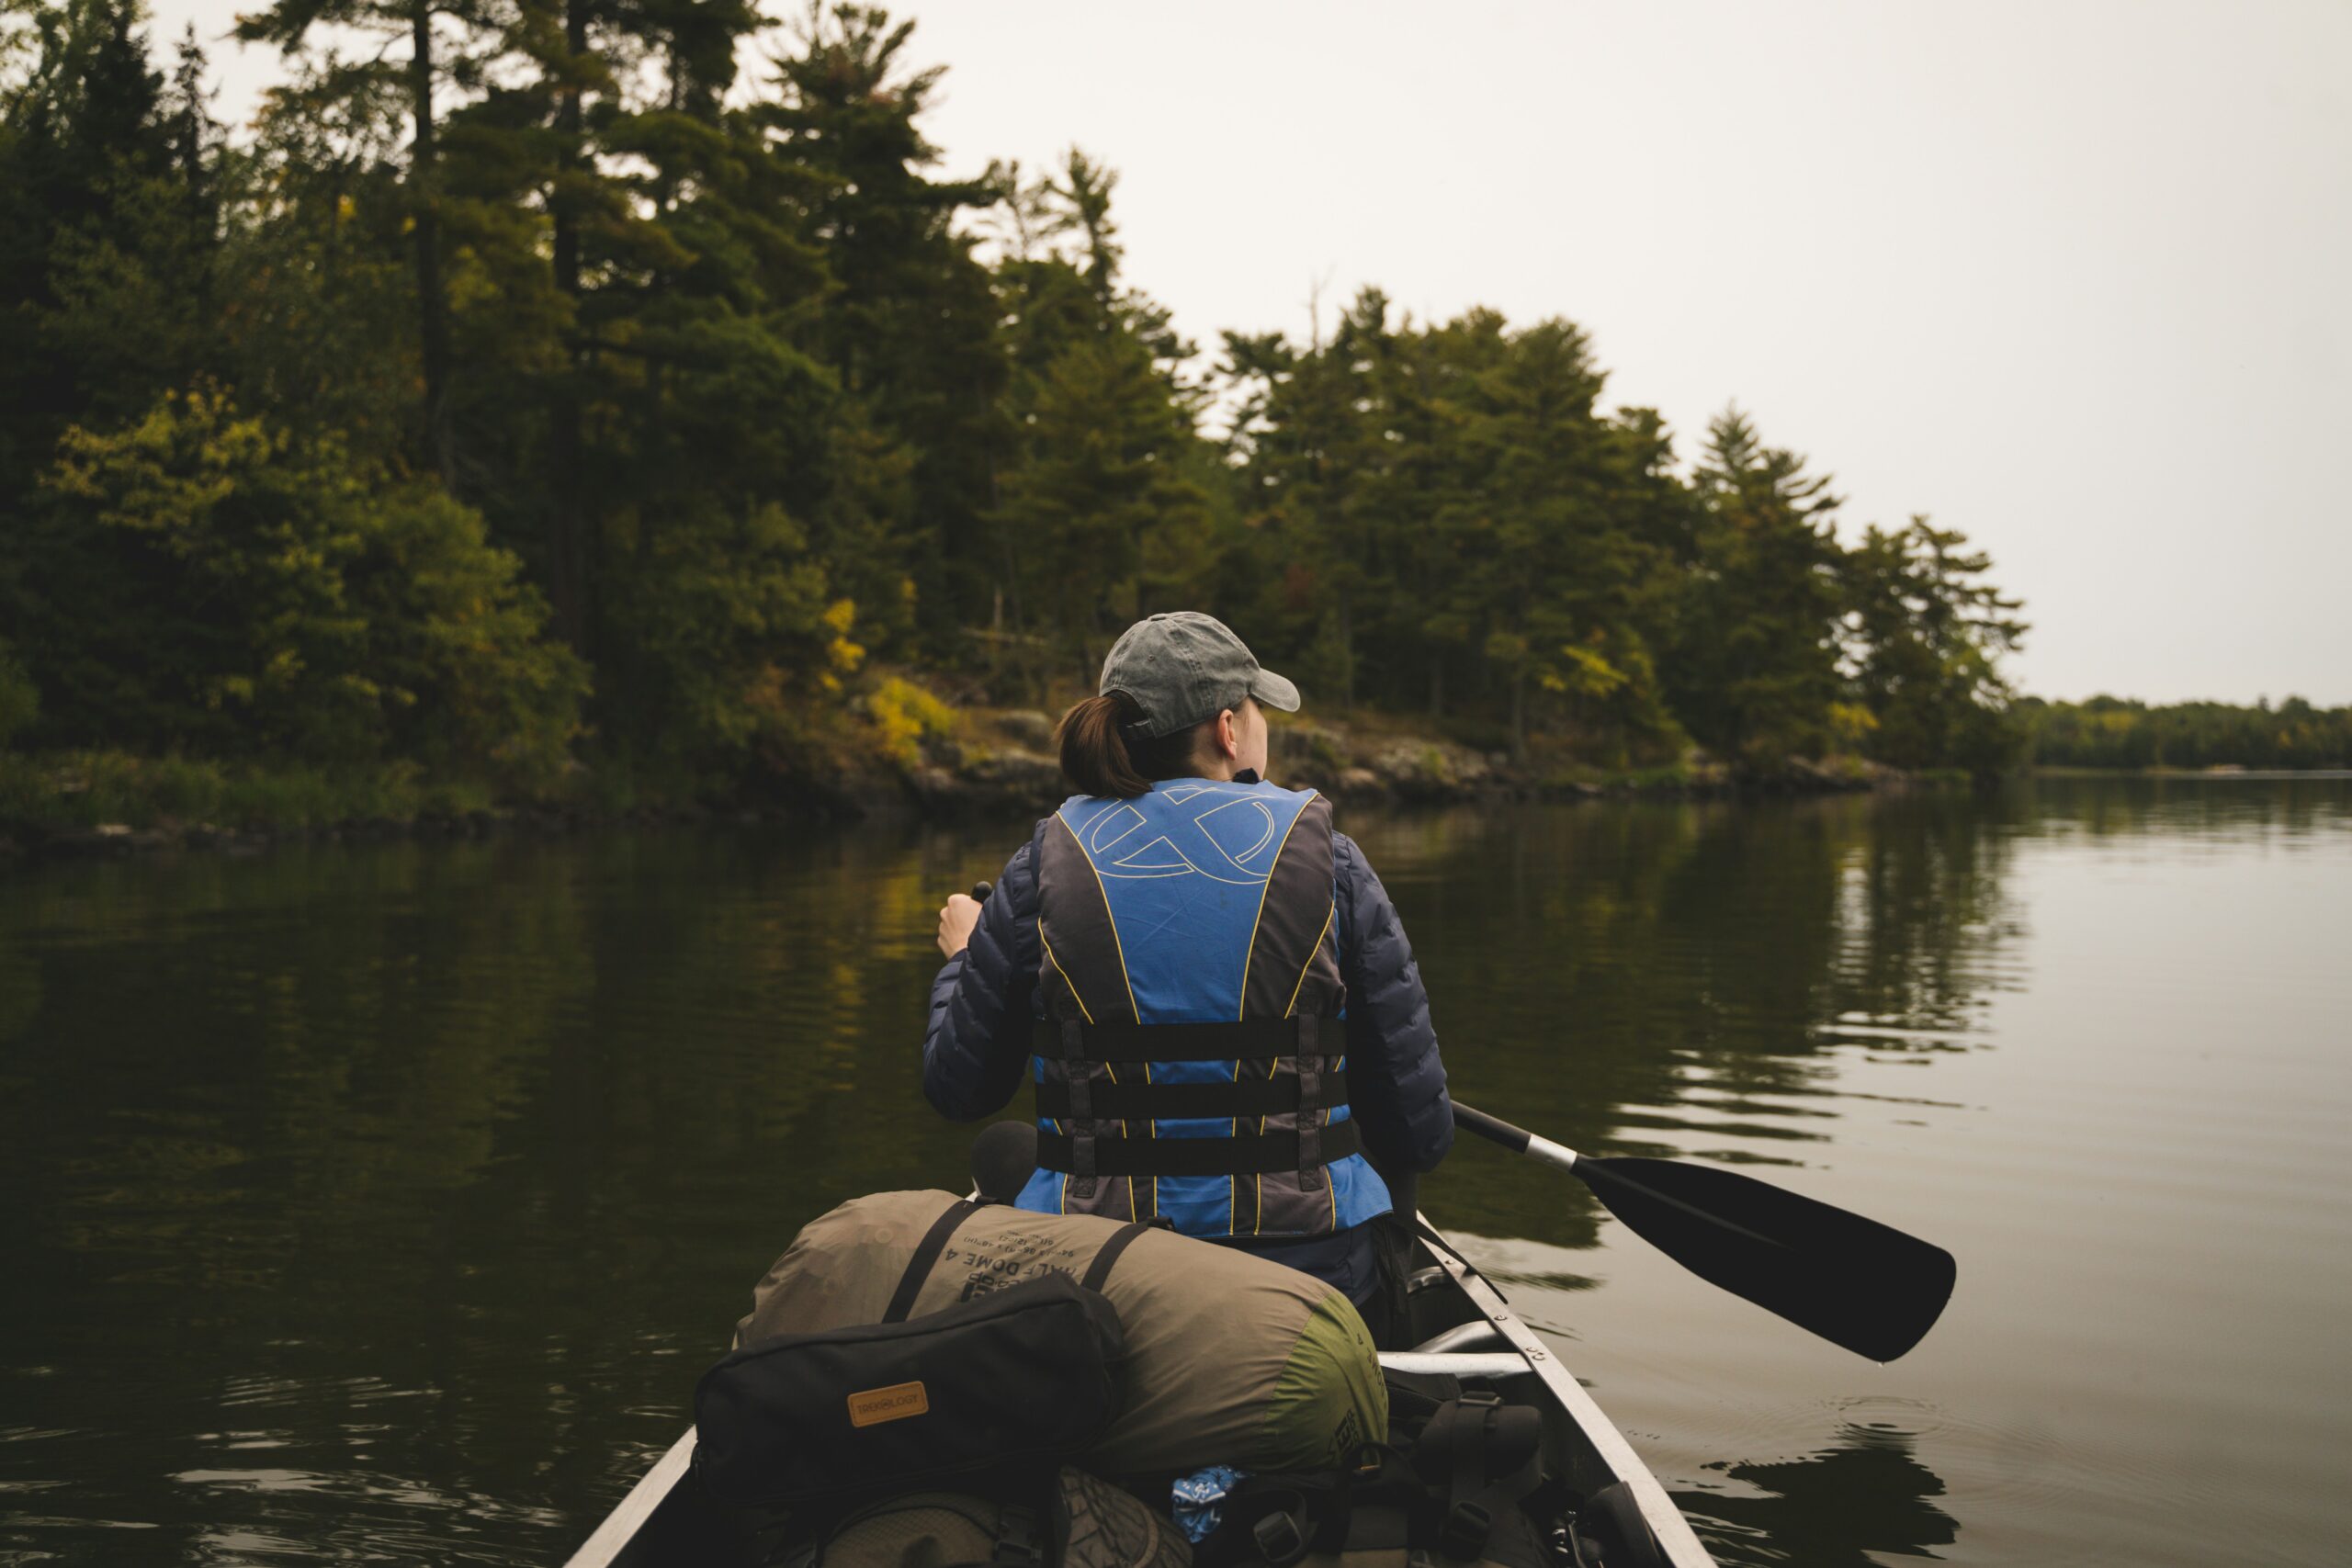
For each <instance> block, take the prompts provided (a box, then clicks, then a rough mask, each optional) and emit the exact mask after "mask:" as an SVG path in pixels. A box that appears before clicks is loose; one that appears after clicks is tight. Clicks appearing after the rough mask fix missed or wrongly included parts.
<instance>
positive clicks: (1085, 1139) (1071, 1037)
mask: <svg viewBox="0 0 2352 1568" xmlns="http://www.w3.org/2000/svg"><path fill="white" fill-rule="evenodd" d="M1083 1031H1084V1026H1083V1025H1082V1024H1080V1023H1078V1022H1075V1021H1064V1022H1063V1024H1062V1046H1063V1049H1064V1050H1065V1051H1069V1050H1072V1049H1074V1048H1076V1047H1077V1046H1078V1044H1079V1043H1080V1041H1081V1039H1082V1038H1083ZM1069 1065H1070V1067H1071V1069H1072V1070H1071V1071H1070V1072H1069V1123H1070V1150H1069V1186H1070V1195H1071V1196H1072V1197H1074V1198H1078V1199H1080V1200H1085V1199H1090V1198H1091V1197H1093V1196H1094V1100H1093V1092H1092V1089H1093V1086H1092V1085H1091V1083H1090V1082H1089V1081H1088V1073H1089V1070H1090V1069H1089V1067H1088V1065H1087V1064H1086V1063H1084V1062H1079V1061H1071V1062H1070V1064H1069Z"/></svg>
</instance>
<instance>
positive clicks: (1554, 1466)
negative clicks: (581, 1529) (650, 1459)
mask: <svg viewBox="0 0 2352 1568" xmlns="http://www.w3.org/2000/svg"><path fill="white" fill-rule="evenodd" d="M1414 1265H1415V1272H1414V1275H1413V1292H1414V1301H1413V1321H1414V1324H1415V1326H1416V1328H1417V1329H1418V1330H1419V1331H1422V1332H1423V1333H1424V1335H1425V1337H1424V1338H1423V1339H1422V1341H1421V1343H1420V1344H1419V1345H1418V1346H1417V1347H1415V1348H1413V1349H1411V1350H1404V1351H1389V1352H1384V1353H1383V1354H1382V1356H1381V1358H1380V1359H1381V1364H1382V1365H1383V1366H1385V1367H1387V1368H1389V1369H1391V1370H1394V1371H1408V1372H1450V1373H1453V1375H1454V1376H1456V1377H1459V1378H1460V1379H1461V1380H1462V1382H1463V1384H1464V1387H1465V1388H1483V1389H1491V1390H1493V1391H1494V1392H1495V1393H1498V1394H1500V1395H1501V1396H1502V1397H1503V1398H1504V1399H1505V1400H1507V1401H1509V1402H1510V1403H1513V1404H1533V1405H1536V1406H1538V1407H1540V1408H1541V1409H1542V1410H1543V1411H1544V1472H1545V1475H1546V1477H1547V1479H1557V1480H1559V1481H1561V1482H1563V1483H1565V1484H1566V1490H1567V1492H1568V1494H1569V1495H1571V1496H1572V1497H1573V1498H1574V1499H1576V1505H1575V1506H1576V1508H1577V1533H1579V1534H1585V1533H1588V1532H1589V1533H1592V1534H1594V1535H1597V1536H1599V1537H1600V1539H1601V1540H1603V1541H1604V1542H1605V1543H1606V1544H1607V1545H1608V1546H1609V1547H1610V1548H1611V1550H1609V1551H1606V1552H1605V1553H1604V1555H1603V1558H1602V1560H1601V1562H1598V1563H1589V1565H1588V1568H1709V1565H1710V1564H1712V1563H1713V1561H1714V1559H1713V1558H1712V1557H1710V1556H1709V1555H1708V1554H1707V1550H1706V1548H1705V1547H1703V1546H1702V1545H1700V1543H1699V1538H1698V1537H1697V1536H1695V1535H1694V1534H1692V1533H1691V1526H1690V1523H1689V1521H1687V1520H1685V1519H1684V1518H1683V1517H1682V1515H1681V1513H1680V1511H1679V1510H1678V1509H1677V1508H1676V1507H1675V1506H1674V1503H1673V1501H1672V1499H1670V1498H1669V1497H1668V1495H1666V1490H1665V1488H1663V1487H1661V1486H1660V1485H1659V1484H1658V1483H1657V1477H1656V1476H1654V1475H1652V1474H1651V1473H1650V1472H1649V1467H1648V1466H1646V1465H1645V1464H1644V1463H1643V1462H1642V1461H1641V1459H1640V1457H1639V1456H1638V1455H1636V1454H1635V1453H1634V1450H1633V1448H1632V1447H1631V1445H1629V1444H1628V1443H1627V1442H1626V1441H1625V1438H1624V1437H1623V1434H1621V1433H1620V1432H1619V1431H1618V1430H1617V1428H1616V1427H1615V1426H1614V1425H1612V1424H1611V1421H1610V1419H1609V1417H1608V1416H1604V1415H1603V1414H1601V1410H1600V1405H1598V1404H1594V1403H1593V1399H1592V1396H1591V1395H1590V1394H1589V1393H1586V1392H1585V1389H1584V1385H1583V1384H1581V1383H1579V1382H1577V1380H1576V1377H1575V1375H1574V1374H1573V1373H1571V1372H1570V1371H1568V1369H1567V1368H1566V1367H1565V1366H1563V1365H1562V1364H1561V1362H1560V1359H1559V1358H1558V1357H1557V1356H1556V1355H1555V1354H1554V1353H1553V1351H1552V1348H1550V1347H1549V1346H1547V1345H1545V1344H1544V1341H1543V1340H1542V1339H1541V1338H1539V1337H1537V1336H1536V1335H1535V1333H1534V1332H1533V1331H1532V1330H1531V1329H1530V1328H1528V1326H1527V1325H1525V1324H1523V1323H1521V1322H1520V1320H1519V1318H1518V1316H1517V1315H1516V1314H1513V1313H1512V1311H1511V1310H1510V1306H1509V1304H1508V1303H1505V1301H1504V1300H1503V1295H1502V1292H1500V1291H1498V1290H1497V1289H1496V1288H1495V1286H1494V1284H1493V1283H1492V1282H1491V1281H1489V1280H1487V1278H1486V1277H1485V1276H1484V1275H1482V1274H1480V1273H1479V1272H1478V1271H1477V1269H1476V1268H1474V1267H1473V1266H1472V1265H1471V1264H1470V1263H1469V1261H1468V1260H1467V1259H1466V1258H1463V1257H1462V1256H1461V1255H1460V1254H1459V1253H1457V1252H1455V1251H1454V1249H1453V1246H1452V1244H1450V1243H1449V1242H1447V1241H1446V1240H1445V1238H1444V1236H1443V1235H1442V1234H1441V1233H1440V1232H1438V1231H1437V1229H1436V1228H1435V1227H1434V1226H1432V1225H1430V1223H1429V1222H1428V1220H1426V1219H1423V1220H1422V1221H1421V1240H1420V1242H1419V1245H1418V1247H1417V1248H1416V1251H1415V1256H1414ZM694 1447H695V1435H694V1433H693V1432H692V1431H688V1432H687V1433H686V1434H685V1435H684V1437H681V1438H679V1439H678V1440H677V1441H676V1442H674V1443H673V1444H672V1445H671V1446H670V1450H669V1451H668V1452H667V1453H665V1454H663V1455H662V1457H661V1459H660V1460H658V1461H655V1463H654V1465H653V1468H652V1469H651V1470H649V1471H648V1472H646V1473H645V1475H644V1477H643V1479H641V1480H639V1482H638V1483H637V1484H636V1485H635V1486H634V1487H632V1488H630V1490H629V1493H628V1495H627V1496H625V1497H623V1498H622V1499H621V1500H620V1504H619V1506H616V1507H615V1508H614V1509H613V1511H612V1513H611V1514H610V1515H608V1516H607V1517H605V1522H604V1523H603V1524H601V1525H599V1526H597V1527H596V1531H595V1533H594V1535H592V1536H590V1537H589V1538H588V1540H587V1541H586V1542H585V1543H583V1544H582V1546H581V1548H580V1550H579V1551H576V1552H574V1553H572V1555H571V1559H570V1562H569V1563H568V1565H567V1568H732V1565H734V1564H738V1563H741V1564H744V1565H745V1568H750V1565H751V1564H754V1563H757V1562H760V1561H761V1555H760V1553H761V1550H762V1549H761V1548H760V1547H759V1546H757V1545H755V1544H754V1542H753V1541H752V1539H751V1538H750V1537H748V1536H746V1535H744V1534H741V1532H739V1531H738V1529H736V1527H735V1523H734V1519H733V1517H732V1516H731V1515H730V1514H729V1511H728V1510H727V1509H726V1508H724V1507H723V1506H720V1505H719V1504H718V1503H716V1502H714V1501H713V1500H712V1499H711V1498H709V1497H708V1496H707V1495H706V1494H705V1493H704V1492H703V1490H702V1488H701V1487H700V1486H699V1485H698V1484H696V1483H695V1480H694V1477H693V1474H692V1468H691V1467H692V1462H693V1458H694ZM1612 1538H1613V1539H1612Z"/></svg>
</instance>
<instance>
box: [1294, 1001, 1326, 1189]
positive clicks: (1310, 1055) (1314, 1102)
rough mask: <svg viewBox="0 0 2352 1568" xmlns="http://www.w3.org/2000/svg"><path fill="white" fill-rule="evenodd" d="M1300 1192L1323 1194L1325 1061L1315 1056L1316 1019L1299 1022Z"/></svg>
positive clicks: (1306, 1015) (1308, 1015) (1308, 1017)
mask: <svg viewBox="0 0 2352 1568" xmlns="http://www.w3.org/2000/svg"><path fill="white" fill-rule="evenodd" d="M1297 1059H1298V1190H1300V1191H1301V1192H1320V1191H1322V1190H1323V1181H1324V1176H1323V1118H1324V1115H1325V1114H1326V1112H1325V1111H1324V1109H1323V1058H1322V1057H1320V1056H1318V1055H1316V1054H1315V1016H1314V1014H1312V1013H1302V1014H1301V1015H1300V1016H1299V1020H1298V1058H1297Z"/></svg>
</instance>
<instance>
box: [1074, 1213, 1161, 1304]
mask: <svg viewBox="0 0 2352 1568" xmlns="http://www.w3.org/2000/svg"><path fill="white" fill-rule="evenodd" d="M1173 1229H1175V1226H1174V1225H1172V1224H1170V1223H1169V1221H1168V1219H1167V1217H1166V1216H1165V1215H1154V1216H1153V1217H1152V1218H1150V1219H1148V1220H1137V1221H1136V1222H1135V1223H1134V1224H1125V1225H1121V1226H1120V1227H1119V1234H1118V1235H1114V1236H1113V1237H1112V1238H1111V1239H1110V1240H1108V1241H1106V1242H1104V1243H1103V1250H1102V1251H1100V1252H1098V1253H1096V1254H1095V1255H1094V1261H1093V1262H1091V1263H1090V1264H1088V1265H1087V1266H1086V1277H1085V1278H1084V1279H1082V1280H1079V1284H1080V1285H1081V1286H1083V1287H1084V1288H1085V1289H1087V1290H1090V1291H1099V1290H1101V1289H1102V1288H1103V1280H1107V1279H1109V1278H1110V1277H1111V1265H1113V1264H1114V1263H1116V1262H1117V1261H1118V1260H1119V1254H1121V1253H1122V1252H1125V1251H1126V1249H1127V1248H1128V1247H1131V1246H1133V1245H1134V1244H1135V1239H1136V1237H1137V1236H1139V1235H1143V1233H1144V1232H1146V1231H1148V1230H1173Z"/></svg>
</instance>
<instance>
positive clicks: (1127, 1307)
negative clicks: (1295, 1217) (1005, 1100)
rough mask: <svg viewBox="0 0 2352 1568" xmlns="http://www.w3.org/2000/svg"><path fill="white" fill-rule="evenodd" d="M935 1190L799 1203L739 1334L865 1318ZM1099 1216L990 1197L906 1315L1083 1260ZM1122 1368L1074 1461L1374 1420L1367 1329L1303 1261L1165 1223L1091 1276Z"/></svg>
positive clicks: (884, 1294)
mask: <svg viewBox="0 0 2352 1568" xmlns="http://www.w3.org/2000/svg"><path fill="white" fill-rule="evenodd" d="M956 1201H958V1200H957V1199H956V1198H955V1197H953V1196H951V1195H949V1194H948V1193H945V1192H877V1193H876V1194H874V1195H873V1196H871V1197H866V1198H856V1199H853V1200H851V1201H849V1202H846V1203H843V1204H842V1206H841V1207H840V1208H838V1209H835V1210H833V1211H832V1212H831V1213H827V1214H824V1215H821V1216H820V1217H819V1218H818V1219H816V1220H814V1221H812V1222H811V1223H810V1224H809V1225H808V1227H807V1228H806V1229H804V1230H802V1231H801V1233H800V1235H798V1236H797V1238H795V1239H794V1241H793V1244H792V1247H791V1249H790V1250H789V1251H787V1252H786V1253H785V1255H784V1256H783V1257H782V1258H778V1259H776V1262H775V1267H774V1268H772V1269H769V1270H768V1272H767V1277H766V1278H765V1279H763V1280H761V1281H760V1283H759V1286H758V1288H757V1289H756V1290H755V1291H754V1292H753V1293H752V1303H753V1304H752V1314H751V1315H750V1316H749V1317H746V1318H745V1319H743V1321H742V1322H741V1323H740V1324H739V1325H736V1339H737V1342H738V1343H739V1344H746V1345H748V1344H752V1343H755V1342H757V1341H759V1340H762V1339H766V1338H769V1337H773V1336H776V1335H782V1334H812V1333H819V1332H822V1331H824V1330H828V1329H833V1328H846V1327H850V1326H853V1325H860V1324H869V1323H875V1322H878V1321H879V1320H880V1319H881V1316H882V1314H883V1312H884V1310H885V1309H886V1308H887V1307H888V1304H889V1302H890V1295H891V1292H893V1291H894V1290H895V1289H896V1288H897V1286H898V1283H899V1276H900V1275H901V1274H903V1273H904V1272H905V1270H906V1268H907V1265H908V1263H909V1261H910V1259H911V1258H912V1257H913V1254H914V1249H915V1247H916V1245H917V1244H918V1243H919V1242H921V1241H922V1236H923V1233H924V1232H925V1231H927V1230H929V1229H930V1228H931V1224H932V1222H933V1221H934V1220H936V1219H937V1218H938V1217H939V1216H940V1214H941V1213H944V1211H945V1210H946V1209H947V1208H948V1206H949V1205H951V1204H953V1203H955V1202H956ZM1121 1228H1122V1226H1121V1225H1120V1224H1119V1223H1118V1222H1116V1221H1113V1220H1107V1219H1100V1218H1095V1217H1093V1216H1091V1215H1084V1214H1037V1213H1030V1212H1029V1211H1027V1210H1025V1209H1014V1208H1009V1207H1006V1206H1004V1205H1002V1204H992V1205H990V1206H989V1207H988V1208H985V1209H983V1210H981V1211H980V1212H979V1213H977V1214H974V1215H973V1216H972V1217H971V1218H970V1219H968V1220H967V1221H965V1222H964V1224H962V1225H961V1226H960V1227H958V1228H957V1230H956V1234H955V1236H954V1238H953V1239H952V1240H951V1241H950V1242H949V1243H948V1245H947V1247H946V1248H945V1249H944V1251H943V1252H942V1253H941V1254H940V1256H939V1259H938V1261H937V1262H935V1263H934V1264H933V1266H932V1269H931V1272H930V1273H929V1275H928V1276H927V1277H926V1278H925V1279H924V1280H923V1283H922V1288H921V1290H920V1292H918V1293H917V1295H916V1297H915V1301H914V1306H913V1313H912V1315H914V1316H921V1315H922V1314H925V1313H932V1312H937V1311H939V1310H940V1309H941V1308H943V1307H946V1306H951V1305H953V1304H955V1303H957V1302H963V1301H969V1300H972V1299H974V1298H975V1297H978V1296H979V1295H982V1294H985V1293H986V1292H989V1291H994V1290H1001V1289H1002V1288H1003V1287H1005V1286H1007V1285H1012V1284H1018V1283H1019V1282H1020V1281H1022V1280H1026V1279H1030V1278H1033V1277H1034V1276H1035V1275H1037V1274H1039V1273H1041V1272H1043V1271H1045V1270H1046V1269H1053V1270H1057V1271H1058V1272H1061V1273H1066V1274H1069V1275H1071V1276H1073V1277H1077V1276H1083V1275H1084V1274H1085V1272H1086V1268H1087V1265H1088V1264H1089V1263H1091V1261H1092V1260H1093V1258H1094V1255H1095V1253H1097V1252H1098V1251H1100V1250H1101V1249H1102V1247H1103V1244H1104V1243H1105V1242H1107V1241H1109V1240H1110V1239H1111V1238H1112V1237H1113V1236H1114V1235H1117V1234H1118V1233H1119V1231H1120V1230H1121ZM1101 1288H1102V1292H1103V1295H1105V1296H1107V1297H1108V1298H1109V1299H1110V1302H1111V1304H1112V1306H1113V1307H1114V1308H1115V1309H1116V1310H1117V1312H1118V1314H1119V1323H1120V1325H1121V1327H1122V1329H1123V1330H1124V1331H1125V1337H1126V1357H1127V1359H1126V1377H1127V1386H1126V1392H1125V1399H1124V1400H1123V1402H1122V1404H1121V1405H1120V1410H1119V1414H1118V1416H1116V1417H1115V1418H1114V1420H1113V1421H1112V1423H1111V1429H1110V1431H1109V1432H1108V1433H1107V1434H1106V1435H1105V1436H1104V1438H1103V1444H1102V1446H1101V1448H1099V1449H1098V1450H1095V1452H1094V1453H1093V1454H1092V1455H1091V1457H1090V1459H1089V1461H1088V1462H1089V1464H1090V1467H1091V1468H1092V1469H1095V1470H1098V1471H1103V1472H1108V1473H1131V1472H1147V1471H1189V1470H1194V1469H1197V1468H1199V1467H1200V1466H1202V1465H1204V1464H1230V1465H1234V1466H1237V1467H1238V1468H1240V1469H1243V1470H1252V1471H1270V1470H1323V1469H1331V1468H1336V1467H1342V1466H1345V1465H1348V1464H1349V1463H1351V1461H1352V1460H1353V1459H1354V1456H1355V1452H1356V1450H1358V1449H1359V1448H1360V1447H1362V1446H1363V1444H1365V1443H1369V1442H1377V1441H1379V1440H1380V1439H1381V1438H1382V1437H1383V1436H1384V1435H1385V1433H1386V1432H1387V1430H1388V1390H1387V1388H1386V1386H1385V1384H1384V1383H1383V1382H1381V1376H1380V1361H1379V1358H1378V1356H1377V1355H1376V1354H1375V1353H1374V1349H1373V1344H1372V1336H1371V1335H1370V1334H1368V1333H1367V1332H1365V1329H1364V1326H1363V1319H1361V1318H1359V1317H1358V1316H1357V1315H1356V1310H1355V1308H1354V1307H1353V1306H1352V1305H1351V1304H1350V1303H1349V1301H1348V1299H1347V1298H1346V1297H1345V1296H1343V1295H1341V1294H1340V1292H1337V1291H1335V1290H1333V1289H1332V1288H1331V1287H1330V1286H1329V1285H1327V1284H1325V1283H1323V1282H1322V1281H1321V1280H1317V1279H1315V1278H1314V1277H1313V1276H1311V1275H1307V1274H1303V1273H1300V1272H1299V1271H1298V1270H1297V1269H1288V1268H1285V1267H1283V1265H1282V1264H1279V1263H1272V1262H1269V1261H1267V1260H1266V1259H1265V1258H1257V1257H1253V1256H1251V1255H1250V1254H1249V1253H1247V1252H1243V1251H1241V1250H1239V1249H1238V1248H1236V1247H1218V1246H1216V1245H1215V1244H1214V1243H1211V1242H1205V1241H1196V1240H1194V1239H1193V1238H1192V1237H1190V1236H1183V1235H1177V1234H1175V1233H1174V1232H1173V1231H1161V1230H1154V1231H1149V1232H1147V1233H1145V1234H1143V1235H1138V1236H1137V1237H1136V1239H1135V1240H1134V1241H1133V1242H1132V1243H1131V1244H1129V1246H1128V1247H1127V1248H1126V1250H1125V1252H1124V1253H1123V1254H1121V1255H1120V1257H1119V1258H1118V1261H1117V1263H1116V1265H1115V1266H1114V1268H1113V1269H1112V1270H1111V1272H1110V1275H1109V1277H1108V1278H1107V1279H1106V1280H1103V1283H1102V1287H1101Z"/></svg>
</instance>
